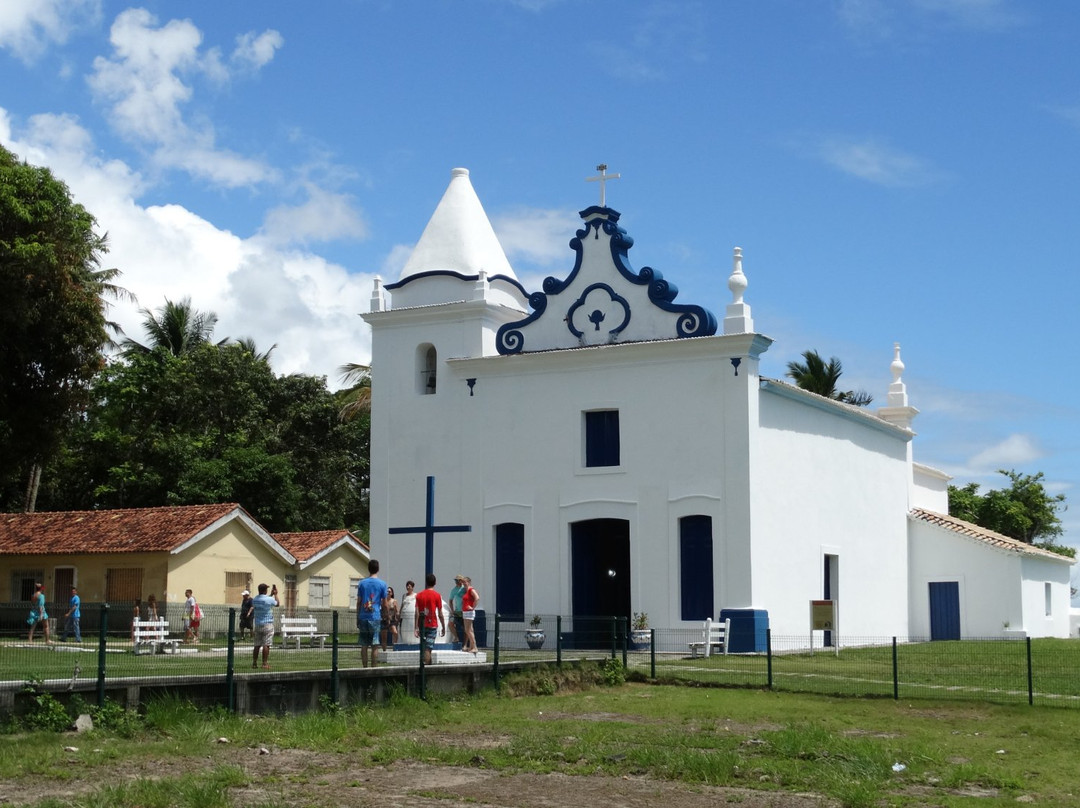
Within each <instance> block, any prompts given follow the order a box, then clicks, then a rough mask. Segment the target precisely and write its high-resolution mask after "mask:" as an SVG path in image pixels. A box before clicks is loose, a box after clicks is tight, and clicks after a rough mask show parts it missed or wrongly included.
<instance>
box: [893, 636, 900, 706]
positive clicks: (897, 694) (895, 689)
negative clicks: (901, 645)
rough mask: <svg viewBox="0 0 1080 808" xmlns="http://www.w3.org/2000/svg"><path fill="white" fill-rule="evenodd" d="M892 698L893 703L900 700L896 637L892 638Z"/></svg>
mask: <svg viewBox="0 0 1080 808" xmlns="http://www.w3.org/2000/svg"><path fill="white" fill-rule="evenodd" d="M892 697H893V701H899V700H900V666H899V665H898V664H897V658H896V637H893V638H892Z"/></svg>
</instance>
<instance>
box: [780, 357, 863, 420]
mask: <svg viewBox="0 0 1080 808" xmlns="http://www.w3.org/2000/svg"><path fill="white" fill-rule="evenodd" d="M802 356H803V361H802V362H788V366H787V376H788V378H790V379H791V380H792V381H794V382H795V384H796V385H797V386H798V387H800V388H802V389H803V390H806V391H808V392H811V393H817V394H818V395H819V396H825V398H831V399H833V400H835V401H842V402H844V403H845V404H852V405H854V406H856V407H865V406H867V405H868V404H870V402H871V401H873V400H874V397H873V396H872V395H870V394H869V393H866V392H864V391H862V390H845V391H840V390H838V389H837V386H838V385H839V383H840V376H842V375H843V373H844V367H843V365H842V364H841V363H840V360H839V359H837V358H836V357H835V356H833V357H830V358H829V361H828V362H826V361H825V360H824V359H822V358H821V355H820V354H819V353H818V352H817V351H814V350H810V351H803V355H802Z"/></svg>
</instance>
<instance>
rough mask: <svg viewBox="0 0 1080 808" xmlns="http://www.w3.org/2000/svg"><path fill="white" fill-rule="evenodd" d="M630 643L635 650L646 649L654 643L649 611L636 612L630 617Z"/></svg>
mask: <svg viewBox="0 0 1080 808" xmlns="http://www.w3.org/2000/svg"><path fill="white" fill-rule="evenodd" d="M630 645H631V647H632V648H633V649H634V650H635V651H644V650H646V649H647V648H649V646H651V645H652V631H651V630H650V629H649V614H648V612H634V616H633V617H632V618H630Z"/></svg>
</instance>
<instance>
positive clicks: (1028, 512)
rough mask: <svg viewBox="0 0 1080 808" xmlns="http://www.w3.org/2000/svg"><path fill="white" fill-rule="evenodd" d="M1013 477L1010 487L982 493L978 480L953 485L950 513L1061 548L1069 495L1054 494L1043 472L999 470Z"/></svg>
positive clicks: (1057, 548)
mask: <svg viewBox="0 0 1080 808" xmlns="http://www.w3.org/2000/svg"><path fill="white" fill-rule="evenodd" d="M998 473H999V474H1004V475H1005V476H1006V477H1008V478H1009V483H1010V485H1009V487H1008V488H1003V489H994V490H990V491H987V492H986V494H979V485H978V483H969V484H967V485H965V486H963V487H957V486H953V485H950V486H949V515H950V516H955V517H957V518H958V519H963V520H965V521H967V522H973V523H975V524H977V525H979V526H981V527H985V528H988V529H989V530H993V531H995V532H997V533H1001V534H1003V535H1005V536H1009V537H1010V538H1013V539H1016V540H1018V541H1022V542H1026V543H1027V544H1040V545H1043V546H1050V547H1051V548H1052V549H1055V550H1059V549H1060V548H1059V547H1058V546H1057V545H1054V544H1053V542H1054V539H1056V538H1058V537H1059V536H1061V534H1062V532H1063V529H1062V527H1061V517H1060V516H1058V512H1059V511H1063V510H1065V508H1066V507H1067V506H1066V504H1065V495H1064V494H1057V495H1055V496H1051V495H1050V494H1048V493H1047V492H1046V488H1045V487H1044V486H1043V482H1042V481H1043V473H1042V472H1041V471H1040V472H1038V473H1037V474H1020V473H1019V472H1017V471H1014V470H1012V471H1005V470H1004V469H999V470H998Z"/></svg>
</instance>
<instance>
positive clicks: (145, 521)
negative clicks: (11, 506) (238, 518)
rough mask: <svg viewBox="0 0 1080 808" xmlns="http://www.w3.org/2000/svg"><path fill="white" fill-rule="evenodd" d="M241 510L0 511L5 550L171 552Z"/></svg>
mask: <svg viewBox="0 0 1080 808" xmlns="http://www.w3.org/2000/svg"><path fill="white" fill-rule="evenodd" d="M235 510H242V509H241V508H240V506H239V505H237V504H236V503H231V502H230V503H222V504H218V505H176V506H172V507H165V508H126V509H122V510H115V511H45V512H41V513H6V514H0V552H3V553H11V554H18V555H44V554H46V553H153V552H168V551H170V550H172V549H173V548H175V547H177V546H179V545H180V544H183V543H184V542H185V541H188V540H189V539H191V538H192V537H193V536H195V535H196V534H198V533H199V532H200V531H202V530H204V529H205V528H207V527H209V526H210V525H212V524H213V523H214V522H216V521H217V520H219V519H221V518H222V517H224V516H227V515H228V514H230V513H232V512H233V511H235Z"/></svg>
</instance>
